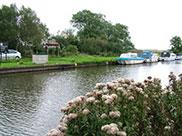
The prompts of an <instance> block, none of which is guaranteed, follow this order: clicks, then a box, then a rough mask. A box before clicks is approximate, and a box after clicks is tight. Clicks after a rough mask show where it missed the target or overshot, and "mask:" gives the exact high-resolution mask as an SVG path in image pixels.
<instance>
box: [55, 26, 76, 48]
mask: <svg viewBox="0 0 182 136" xmlns="http://www.w3.org/2000/svg"><path fill="white" fill-rule="evenodd" d="M52 38H53V39H55V40H56V41H57V42H58V43H59V44H60V45H61V48H67V47H68V46H69V45H75V46H77V48H78V47H79V40H78V37H77V36H75V35H74V30H73V29H65V30H64V31H62V32H61V34H59V33H58V34H57V35H56V36H53V37H52Z"/></svg>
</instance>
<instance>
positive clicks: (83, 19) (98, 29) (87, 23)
mask: <svg viewBox="0 0 182 136" xmlns="http://www.w3.org/2000/svg"><path fill="white" fill-rule="evenodd" d="M70 22H71V23H72V25H73V27H76V28H77V29H78V36H79V37H80V39H83V38H97V37H101V36H102V35H103V34H104V22H105V16H104V15H102V14H96V13H92V12H91V11H89V10H83V11H79V12H78V13H76V14H74V15H73V17H72V20H71V21H70Z"/></svg>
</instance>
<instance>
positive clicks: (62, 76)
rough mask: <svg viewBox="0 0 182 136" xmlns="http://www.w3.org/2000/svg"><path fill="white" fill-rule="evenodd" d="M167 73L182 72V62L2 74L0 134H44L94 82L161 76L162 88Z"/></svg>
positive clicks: (39, 135) (21, 135) (2, 135)
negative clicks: (67, 106)
mask: <svg viewBox="0 0 182 136" xmlns="http://www.w3.org/2000/svg"><path fill="white" fill-rule="evenodd" d="M170 72H174V73H175V74H176V75H179V74H180V73H182V61H173V62H163V63H162V62H158V63H153V64H140V65H130V66H121V65H117V66H100V67H89V68H77V69H69V70H64V71H51V72H50V71H49V72H40V73H25V74H12V75H1V76H0V136H45V134H46V133H47V132H48V131H49V130H50V129H52V128H56V127H57V125H58V124H59V120H60V118H61V116H62V115H63V114H62V113H61V111H60V108H61V107H63V106H65V104H66V102H67V101H69V100H71V99H72V98H74V97H77V96H80V95H85V94H86V93H87V92H89V91H92V90H93V89H94V86H95V84H96V83H99V82H109V81H112V80H114V79H117V78H120V77H129V78H132V79H134V80H135V81H143V80H144V79H146V78H147V77H148V76H152V77H158V78H160V79H162V85H163V86H164V87H165V85H167V83H168V75H169V73H170Z"/></svg>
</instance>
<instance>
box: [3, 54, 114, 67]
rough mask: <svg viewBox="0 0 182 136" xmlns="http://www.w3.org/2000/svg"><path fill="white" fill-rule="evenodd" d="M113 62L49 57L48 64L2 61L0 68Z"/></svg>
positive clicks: (110, 59)
mask: <svg viewBox="0 0 182 136" xmlns="http://www.w3.org/2000/svg"><path fill="white" fill-rule="evenodd" d="M115 60H116V57H99V56H75V57H55V58H51V57H50V58H49V60H48V64H33V63H32V58H23V59H20V60H2V61H1V62H0V68H8V67H26V66H43V65H57V64H74V63H102V62H110V61H115Z"/></svg>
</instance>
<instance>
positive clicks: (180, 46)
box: [170, 36, 182, 53]
mask: <svg viewBox="0 0 182 136" xmlns="http://www.w3.org/2000/svg"><path fill="white" fill-rule="evenodd" d="M170 43H171V44H170V45H171V51H173V52H174V53H179V52H182V40H181V37H179V36H174V37H172V39H171V40H170Z"/></svg>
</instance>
